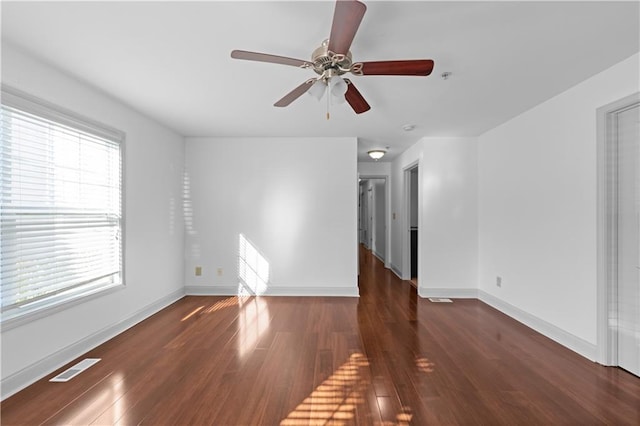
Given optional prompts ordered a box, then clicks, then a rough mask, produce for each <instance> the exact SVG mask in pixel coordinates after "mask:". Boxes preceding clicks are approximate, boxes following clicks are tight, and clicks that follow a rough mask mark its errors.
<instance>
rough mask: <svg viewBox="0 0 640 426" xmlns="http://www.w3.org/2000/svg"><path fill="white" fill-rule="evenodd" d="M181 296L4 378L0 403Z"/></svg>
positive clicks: (180, 293) (178, 294)
mask: <svg viewBox="0 0 640 426" xmlns="http://www.w3.org/2000/svg"><path fill="white" fill-rule="evenodd" d="M183 296H184V289H182V288H181V289H179V290H176V291H174V292H173V293H171V294H169V295H167V296H165V297H163V298H161V299H159V300H156V301H155V302H153V303H150V304H149V305H147V306H145V307H143V308H142V309H140V310H138V311H137V312H135V313H134V314H133V315H131V316H130V317H128V318H125V319H123V320H122V321H119V322H118V323H116V324H113V325H110V326H108V327H106V328H103V329H102V330H99V331H97V332H95V333H93V334H91V335H89V336H87V337H85V338H84V339H81V340H79V341H77V342H76V343H73V344H71V345H69V346H67V347H65V348H62V349H60V350H59V351H57V352H54V353H53V354H51V355H49V356H47V357H46V358H44V359H42V360H40V361H38V362H35V363H33V364H31V365H29V366H27V367H25V368H23V369H22V370H20V371H18V372H16V373H14V374H12V375H10V376H7V377H5V378H4V379H3V380H2V383H1V385H0V387H1V388H2V394H1V397H2V400H5V399H6V398H8V397H10V396H11V395H13V394H15V393H16V392H19V391H20V390H22V389H24V388H26V387H27V386H29V385H31V384H32V383H34V382H36V381H38V380H40V379H42V378H43V377H45V376H47V375H48V374H51V373H52V372H53V371H55V370H57V369H58V368H60V367H62V366H63V365H65V364H67V363H69V362H70V361H73V360H74V359H75V358H78V357H79V356H81V355H82V354H84V353H86V352H88V351H90V350H91V349H93V348H95V347H97V346H99V345H101V344H102V343H104V342H106V341H107V340H109V339H112V338H114V337H115V336H117V335H118V334H120V333H122V332H123V331H125V330H127V329H129V328H131V327H133V326H134V325H136V324H137V323H139V322H140V321H142V320H144V319H146V318H148V317H150V316H151V315H153V314H155V313H156V312H158V311H160V310H161V309H164V308H165V307H167V306H169V305H170V304H172V303H174V302H175V301H177V300H180V299H181V298H182V297H183Z"/></svg>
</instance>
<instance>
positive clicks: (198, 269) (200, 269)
mask: <svg viewBox="0 0 640 426" xmlns="http://www.w3.org/2000/svg"><path fill="white" fill-rule="evenodd" d="M201 275H202V266H196V277H199V276H201Z"/></svg>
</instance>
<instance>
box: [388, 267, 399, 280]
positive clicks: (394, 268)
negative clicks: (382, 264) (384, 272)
mask: <svg viewBox="0 0 640 426" xmlns="http://www.w3.org/2000/svg"><path fill="white" fill-rule="evenodd" d="M389 269H391V272H393V273H394V274H396V276H397V277H398V278H400V279H402V272H400V268H398V267H397V266H396V265H394V264H393V263H391V264H390V265H389Z"/></svg>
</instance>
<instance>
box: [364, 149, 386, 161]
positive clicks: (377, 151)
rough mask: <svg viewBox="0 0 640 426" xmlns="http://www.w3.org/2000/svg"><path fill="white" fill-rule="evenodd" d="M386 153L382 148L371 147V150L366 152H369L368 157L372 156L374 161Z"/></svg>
mask: <svg viewBox="0 0 640 426" xmlns="http://www.w3.org/2000/svg"><path fill="white" fill-rule="evenodd" d="M386 153H387V151H385V150H383V149H372V150H371V151H369V152H367V154H369V157H371V158H373V159H374V160H375V161H378V160H379V159H381V158H382V157H384V155H385V154H386Z"/></svg>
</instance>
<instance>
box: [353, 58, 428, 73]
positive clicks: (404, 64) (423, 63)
mask: <svg viewBox="0 0 640 426" xmlns="http://www.w3.org/2000/svg"><path fill="white" fill-rule="evenodd" d="M354 65H357V64H354ZM431 71H433V61H432V60H431V59H415V60H407V61H377V62H362V71H361V72H357V74H358V75H415V76H427V75H429V74H431Z"/></svg>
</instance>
